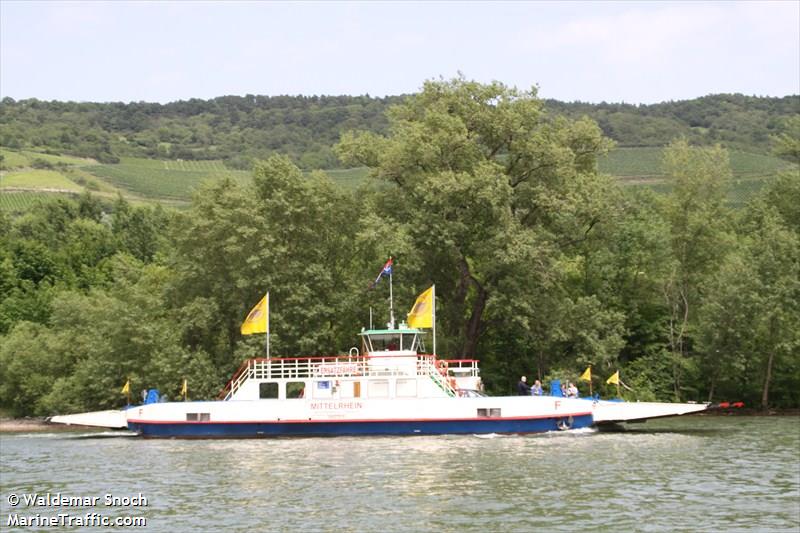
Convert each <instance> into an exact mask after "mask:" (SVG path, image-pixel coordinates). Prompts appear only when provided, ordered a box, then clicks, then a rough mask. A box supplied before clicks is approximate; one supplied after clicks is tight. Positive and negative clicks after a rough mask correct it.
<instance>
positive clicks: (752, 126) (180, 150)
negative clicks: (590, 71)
mask: <svg viewBox="0 0 800 533" xmlns="http://www.w3.org/2000/svg"><path fill="white" fill-rule="evenodd" d="M405 98H406V96H391V97H385V98H373V97H370V96H368V95H367V96H273V97H270V96H255V95H246V96H224V97H219V98H214V99H212V100H200V99H191V100H187V101H179V102H172V103H168V104H157V103H146V102H132V103H121V102H115V103H76V102H57V101H52V102H47V101H40V100H36V99H26V100H19V101H14V100H13V99H11V98H5V99H3V100H2V101H0V146H3V147H6V148H11V149H42V148H46V149H47V150H48V151H50V152H51V153H63V154H69V155H76V156H81V157H91V158H94V159H96V160H98V161H100V162H101V163H115V162H118V161H119V159H120V157H122V156H136V157H148V158H161V159H183V160H198V159H200V160H202V159H221V160H224V161H225V162H226V164H227V165H228V166H229V167H230V168H233V169H250V168H251V166H252V164H253V162H254V161H256V160H259V159H266V158H267V157H269V156H270V155H275V154H286V155H288V156H289V157H291V158H292V161H293V162H294V163H295V164H297V165H298V166H300V167H301V168H303V169H314V168H336V167H338V166H340V164H341V162H340V160H339V159H338V158H337V157H336V155H335V154H334V153H333V150H332V146H333V145H334V144H335V143H336V142H337V141H338V139H339V137H340V136H341V134H342V133H344V132H346V131H350V130H366V131H372V132H375V133H378V134H385V133H387V132H388V127H389V123H388V121H387V119H386V110H387V109H388V108H389V107H390V106H391V105H394V104H398V103H400V102H402V101H403V100H404V99H405ZM543 104H544V106H545V108H546V109H547V110H548V111H549V112H550V113H551V114H553V115H563V116H567V117H569V118H572V119H575V120H577V119H579V118H581V117H583V116H587V117H589V118H591V119H593V120H594V121H595V122H597V123H598V124H599V126H600V128H601V130H602V131H603V134H604V135H605V136H606V137H608V138H610V139H612V140H614V141H615V142H616V143H617V145H618V146H659V147H660V146H666V145H667V144H669V143H670V142H671V141H672V140H673V139H675V138H678V137H684V138H686V139H688V140H689V141H690V142H691V143H692V144H695V145H705V146H712V145H714V144H721V145H723V146H724V147H726V148H730V149H744V150H746V151H756V152H762V153H763V152H768V151H769V149H770V142H771V140H770V139H771V136H772V135H774V134H776V133H778V132H780V131H781V130H782V128H783V123H784V121H785V120H786V119H787V118H789V117H791V116H794V115H796V114H797V113H798V112H800V97H798V96H797V95H794V96H786V97H783V98H770V97H755V96H744V95H740V94H733V95H712V96H706V97H703V98H697V99H694V100H687V101H679V102H665V103H660V104H654V105H630V104H605V103H602V104H585V103H579V102H576V103H562V102H558V101H555V100H547V101H543Z"/></svg>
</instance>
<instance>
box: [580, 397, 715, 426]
mask: <svg viewBox="0 0 800 533" xmlns="http://www.w3.org/2000/svg"><path fill="white" fill-rule="evenodd" d="M708 408H709V405H708V404H702V403H701V404H697V403H663V402H612V401H608V400H598V401H595V402H592V417H593V419H594V423H595V424H609V423H622V422H644V421H645V420H649V419H652V418H664V417H669V416H681V415H688V414H692V413H699V412H702V411H706V410H708Z"/></svg>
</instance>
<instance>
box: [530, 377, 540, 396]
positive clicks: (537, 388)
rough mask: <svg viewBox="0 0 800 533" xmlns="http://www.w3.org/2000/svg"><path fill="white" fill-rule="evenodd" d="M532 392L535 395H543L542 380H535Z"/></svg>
mask: <svg viewBox="0 0 800 533" xmlns="http://www.w3.org/2000/svg"><path fill="white" fill-rule="evenodd" d="M531 394H532V395H534V396H541V395H542V382H541V381H539V380H538V379H537V380H536V381H534V382H533V387H531Z"/></svg>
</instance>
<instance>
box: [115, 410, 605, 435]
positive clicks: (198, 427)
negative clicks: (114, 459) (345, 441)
mask: <svg viewBox="0 0 800 533" xmlns="http://www.w3.org/2000/svg"><path fill="white" fill-rule="evenodd" d="M570 419H571V420H570ZM591 425H592V415H590V414H587V415H579V416H574V417H568V418H527V419H519V418H514V419H503V418H486V419H469V420H411V421H402V420H392V421H375V422H370V421H364V420H359V421H353V422H348V421H330V422H327V421H326V422H306V423H302V424H293V423H280V422H242V423H241V424H237V423H230V422H228V423H214V422H204V423H181V422H176V423H147V422H143V421H137V422H130V423H129V424H128V428H129V429H130V430H132V431H136V432H138V433H140V434H142V435H143V436H145V437H167V438H169V437H179V438H254V437H255V438H258V437H321V436H338V435H447V434H481V433H542V432H546V431H557V430H559V429H567V427H566V426H568V427H569V429H579V428H585V427H589V426H591Z"/></svg>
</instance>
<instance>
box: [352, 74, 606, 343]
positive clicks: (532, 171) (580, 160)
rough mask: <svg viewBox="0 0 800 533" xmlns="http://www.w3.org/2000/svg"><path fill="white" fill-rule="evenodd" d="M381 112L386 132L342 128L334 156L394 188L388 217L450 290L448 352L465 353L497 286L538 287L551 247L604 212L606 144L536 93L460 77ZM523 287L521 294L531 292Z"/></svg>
mask: <svg viewBox="0 0 800 533" xmlns="http://www.w3.org/2000/svg"><path fill="white" fill-rule="evenodd" d="M388 117H389V123H390V131H391V134H390V135H389V136H380V135H377V134H374V133H369V132H366V133H365V132H361V133H348V134H345V135H343V137H342V140H341V142H340V143H339V145H338V146H337V152H338V154H339V155H340V157H342V158H343V160H344V162H345V163H346V164H353V163H356V164H359V165H366V166H369V167H371V168H372V169H373V174H374V176H376V177H377V178H378V179H380V180H382V181H384V182H387V183H389V184H390V185H391V186H390V187H388V188H385V194H386V195H387V196H391V197H392V199H393V201H392V202H391V205H392V207H393V209H392V211H391V213H387V215H388V216H390V217H391V218H392V219H393V223H394V224H396V225H398V226H403V227H404V228H407V231H408V232H409V233H410V235H411V236H412V239H413V241H414V243H415V245H416V246H417V248H418V249H419V251H420V257H421V258H422V261H423V265H422V266H423V271H424V272H426V275H427V276H430V277H431V278H433V279H435V280H436V282H437V287H440V288H441V290H442V294H446V295H447V297H446V299H445V301H444V303H443V305H442V307H443V310H442V313H443V315H444V319H445V320H444V330H445V333H446V336H448V337H450V338H451V339H453V342H452V344H451V346H452V350H453V352H455V353H458V354H460V355H463V356H465V357H472V356H474V355H475V354H476V351H477V345H478V341H479V339H480V338H481V335H482V333H484V330H485V328H486V326H487V323H486V320H485V311H486V309H487V307H489V306H490V305H491V300H492V298H494V297H496V296H497V295H498V294H499V293H500V292H501V291H502V289H501V287H503V286H504V285H505V284H506V283H507V282H508V280H510V279H512V278H520V277H527V278H528V283H527V284H525V285H526V286H533V285H536V284H537V283H542V282H544V280H543V278H545V277H547V276H549V275H550V264H551V262H552V261H553V257H552V256H553V254H554V253H555V252H554V250H553V243H554V242H556V241H558V240H559V239H562V240H564V241H568V240H570V239H573V238H575V237H577V236H582V235H585V234H586V233H588V232H590V231H591V229H592V227H593V226H594V225H595V224H596V223H597V217H598V216H600V217H602V216H603V215H602V210H601V209H599V208H598V201H597V200H596V198H597V197H596V196H595V195H594V194H593V193H595V192H602V191H603V190H604V189H606V188H607V187H608V186H609V183H608V182H607V181H605V180H604V179H602V178H601V177H599V176H598V175H597V174H596V157H597V155H598V154H601V153H603V152H604V151H605V150H607V148H608V147H609V146H610V143H609V141H607V140H606V139H605V138H604V137H603V136H602V135H601V133H600V130H599V128H598V127H597V125H596V124H594V123H593V122H592V121H589V120H578V121H575V122H570V121H567V120H564V119H560V118H553V117H549V116H548V115H547V114H546V113H545V111H544V108H543V104H542V102H541V101H540V100H539V99H538V98H537V97H536V92H535V90H531V91H526V92H522V91H518V90H516V89H510V88H508V87H506V86H504V85H502V84H501V83H492V84H488V85H483V84H479V83H476V82H471V81H466V80H464V79H463V78H457V79H454V80H451V81H429V82H426V83H425V85H424V86H423V89H422V91H421V92H420V93H419V94H416V95H414V96H412V97H409V98H408V99H407V100H405V101H404V102H403V103H402V104H400V105H398V106H395V107H393V108H391V109H390V110H389V112H388ZM600 197H601V198H602V194H601V195H600ZM386 203H387V204H388V203H389V202H388V201H387V202H386ZM522 285H523V284H522V283H519V284H517V285H515V288H516V287H520V288H522V289H523V292H522V294H520V295H519V296H520V297H521V298H520V299H521V300H522V299H524V295H525V294H528V295H530V294H531V291H529V290H528V291H525V290H524V287H522Z"/></svg>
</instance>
